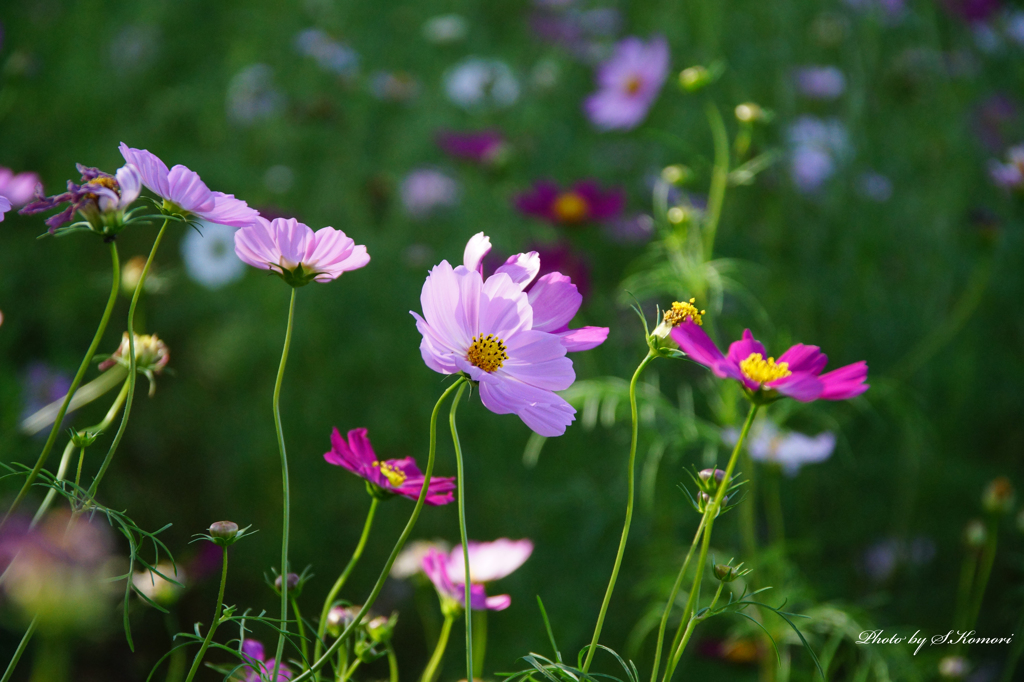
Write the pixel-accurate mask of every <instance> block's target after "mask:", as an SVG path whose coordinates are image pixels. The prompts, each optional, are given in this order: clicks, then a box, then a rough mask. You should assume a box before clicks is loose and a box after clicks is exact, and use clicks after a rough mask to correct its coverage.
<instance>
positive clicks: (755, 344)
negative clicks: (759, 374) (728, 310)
mask: <svg viewBox="0 0 1024 682" xmlns="http://www.w3.org/2000/svg"><path fill="white" fill-rule="evenodd" d="M752 353H759V354H760V355H761V357H762V358H764V359H766V360H767V359H768V352H767V351H766V350H765V349H764V346H763V345H761V342H760V341H758V340H757V339H755V338H754V335H753V334H752V333H751V332H750V330H749V329H744V330H743V338H742V339H740V340H739V341H733V342H732V344H730V345H729V353H728V354H727V355H726V357H727V358H728V359H729V360H731V361H732V362H734V363H735V364H736V365H737V366H738V365H739V364H740V363H741V362H743V361H744V360H746V359H747V358H748V357H750V355H751V354H752Z"/></svg>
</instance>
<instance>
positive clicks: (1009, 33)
mask: <svg viewBox="0 0 1024 682" xmlns="http://www.w3.org/2000/svg"><path fill="white" fill-rule="evenodd" d="M1004 30H1005V31H1006V37H1007V38H1009V39H1010V40H1011V41H1013V42H1014V43H1015V44H1017V45H1018V46H1020V47H1024V12H1020V11H1016V12H1009V13H1008V14H1007V15H1006V23H1005V27H1004Z"/></svg>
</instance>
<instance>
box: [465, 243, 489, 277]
mask: <svg viewBox="0 0 1024 682" xmlns="http://www.w3.org/2000/svg"><path fill="white" fill-rule="evenodd" d="M490 252H491V238H490V237H488V236H487V235H486V234H484V233H483V232H477V233H476V234H474V235H473V236H472V237H470V238H469V242H468V243H467V244H466V250H465V251H464V252H463V254H462V264H463V265H465V266H466V267H467V268H469V269H470V270H476V271H477V272H479V273H480V274H481V275H483V274H484V256H486V255H487V254H488V253H490Z"/></svg>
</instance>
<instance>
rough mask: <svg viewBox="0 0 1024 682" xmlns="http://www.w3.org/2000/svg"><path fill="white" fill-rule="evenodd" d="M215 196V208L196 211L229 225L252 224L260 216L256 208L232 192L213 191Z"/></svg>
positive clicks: (243, 225) (207, 217)
mask: <svg viewBox="0 0 1024 682" xmlns="http://www.w3.org/2000/svg"><path fill="white" fill-rule="evenodd" d="M210 194H211V196H212V197H213V202H214V203H213V208H211V209H207V210H202V211H200V210H196V211H194V213H195V214H196V215H198V216H199V217H201V218H204V219H206V220H209V221H210V222H211V223H217V224H219V225H228V226H229V227H245V226H246V225H252V224H253V223H254V222H256V218H258V217H259V215H260V214H259V213H258V212H257V211H256V209H254V208H250V207H249V205H248V204H246V203H245V202H244V201H242V200H241V199H236V198H235V197H234V195H232V194H224V193H223V192H211V193H210Z"/></svg>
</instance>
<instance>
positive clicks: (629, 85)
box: [624, 76, 644, 95]
mask: <svg viewBox="0 0 1024 682" xmlns="http://www.w3.org/2000/svg"><path fill="white" fill-rule="evenodd" d="M643 84H644V82H643V80H641V79H640V76H630V77H629V78H627V79H626V84H625V85H626V87H625V88H624V90H625V91H626V94H627V95H635V94H636V93H638V92H640V88H642V87H643Z"/></svg>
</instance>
